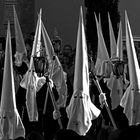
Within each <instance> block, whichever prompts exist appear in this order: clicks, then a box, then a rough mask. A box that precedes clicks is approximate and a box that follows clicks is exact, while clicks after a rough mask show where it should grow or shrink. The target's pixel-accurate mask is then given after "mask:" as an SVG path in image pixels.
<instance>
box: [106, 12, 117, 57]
mask: <svg viewBox="0 0 140 140" xmlns="http://www.w3.org/2000/svg"><path fill="white" fill-rule="evenodd" d="M108 22H109V35H110V49H111V58H114V57H116V50H117V45H116V40H115V35H114V31H113V27H112V23H111V19H110V15H109V13H108Z"/></svg>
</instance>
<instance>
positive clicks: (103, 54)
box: [95, 15, 109, 75]
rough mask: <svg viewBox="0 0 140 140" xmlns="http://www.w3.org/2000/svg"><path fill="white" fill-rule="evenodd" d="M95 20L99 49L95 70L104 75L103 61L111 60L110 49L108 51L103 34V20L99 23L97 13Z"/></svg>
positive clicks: (97, 73)
mask: <svg viewBox="0 0 140 140" xmlns="http://www.w3.org/2000/svg"><path fill="white" fill-rule="evenodd" d="M99 19H100V18H99ZM95 21H96V27H97V35H98V50H97V59H96V63H95V71H96V75H103V73H104V70H103V63H104V61H108V60H109V55H108V51H107V48H106V45H105V41H104V38H103V34H102V30H101V25H100V23H101V22H100V20H99V23H98V20H97V17H96V15H95Z"/></svg>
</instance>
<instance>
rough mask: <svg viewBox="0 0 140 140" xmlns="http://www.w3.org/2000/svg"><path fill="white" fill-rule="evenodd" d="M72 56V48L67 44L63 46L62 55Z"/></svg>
mask: <svg viewBox="0 0 140 140" xmlns="http://www.w3.org/2000/svg"><path fill="white" fill-rule="evenodd" d="M71 54H72V46H71V45H69V44H66V45H64V47H63V55H64V56H70V55H71Z"/></svg>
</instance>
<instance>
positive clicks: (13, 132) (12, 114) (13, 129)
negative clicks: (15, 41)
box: [0, 22, 25, 139]
mask: <svg viewBox="0 0 140 140" xmlns="http://www.w3.org/2000/svg"><path fill="white" fill-rule="evenodd" d="M0 126H1V127H0V129H1V130H0V133H1V134H0V135H1V136H0V137H3V138H7V139H15V138H17V137H25V130H24V127H23V124H22V122H21V118H20V116H19V114H18V111H17V108H16V99H15V86H14V77H13V61H12V49H11V33H10V23H9V22H8V29H7V37H6V49H5V63H4V74H3V85H2V94H1V106H0Z"/></svg>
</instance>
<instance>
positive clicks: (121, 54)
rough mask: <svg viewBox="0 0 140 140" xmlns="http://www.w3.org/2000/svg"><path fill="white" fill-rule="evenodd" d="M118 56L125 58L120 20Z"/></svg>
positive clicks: (121, 58)
mask: <svg viewBox="0 0 140 140" xmlns="http://www.w3.org/2000/svg"><path fill="white" fill-rule="evenodd" d="M116 57H118V58H120V60H123V45H122V22H121V21H120V24H119V33H118V39H117V52H116Z"/></svg>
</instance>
